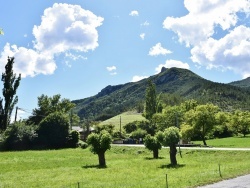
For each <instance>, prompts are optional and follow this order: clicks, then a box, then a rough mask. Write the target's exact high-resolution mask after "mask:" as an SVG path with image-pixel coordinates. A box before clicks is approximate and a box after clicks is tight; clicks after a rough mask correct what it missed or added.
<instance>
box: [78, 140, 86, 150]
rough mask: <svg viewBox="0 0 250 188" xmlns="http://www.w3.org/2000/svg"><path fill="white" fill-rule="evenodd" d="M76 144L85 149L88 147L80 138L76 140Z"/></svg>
mask: <svg viewBox="0 0 250 188" xmlns="http://www.w3.org/2000/svg"><path fill="white" fill-rule="evenodd" d="M78 146H79V147H80V148H82V149H86V148H87V147H88V144H87V143H86V142H83V141H82V140H80V141H79V142H78Z"/></svg>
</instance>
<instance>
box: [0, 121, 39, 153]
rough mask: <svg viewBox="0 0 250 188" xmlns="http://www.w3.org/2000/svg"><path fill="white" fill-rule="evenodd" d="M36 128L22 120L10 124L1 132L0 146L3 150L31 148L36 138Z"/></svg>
mask: <svg viewBox="0 0 250 188" xmlns="http://www.w3.org/2000/svg"><path fill="white" fill-rule="evenodd" d="M36 128H37V127H35V126H31V125H26V124H25V123H24V122H16V123H14V124H12V125H10V126H9V127H7V129H6V130H5V132H4V133H3V136H2V146H1V147H2V148H3V149H4V150H26V149H32V148H33V146H34V141H35V139H36V138H37V133H36Z"/></svg>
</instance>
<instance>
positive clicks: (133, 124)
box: [123, 121, 137, 133]
mask: <svg viewBox="0 0 250 188" xmlns="http://www.w3.org/2000/svg"><path fill="white" fill-rule="evenodd" d="M123 128H124V130H125V131H126V133H132V132H133V131H135V130H136V129H137V121H133V122H130V123H127V124H126V125H124V126H123Z"/></svg>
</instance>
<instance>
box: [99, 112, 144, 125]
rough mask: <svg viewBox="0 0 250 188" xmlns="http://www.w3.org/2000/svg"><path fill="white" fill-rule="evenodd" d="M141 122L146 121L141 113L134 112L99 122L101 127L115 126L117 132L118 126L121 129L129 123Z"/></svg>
mask: <svg viewBox="0 0 250 188" xmlns="http://www.w3.org/2000/svg"><path fill="white" fill-rule="evenodd" d="M143 120H146V119H145V118H144V117H143V116H142V114H141V113H137V112H135V111H128V112H124V113H122V114H119V115H117V116H114V117H112V118H110V119H107V120H105V121H103V122H101V125H105V124H106V125H107V124H112V125H114V126H115V129H116V130H119V129H120V125H121V127H123V126H124V125H126V124H128V123H130V122H133V121H143Z"/></svg>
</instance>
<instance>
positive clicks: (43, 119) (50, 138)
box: [2, 95, 79, 150]
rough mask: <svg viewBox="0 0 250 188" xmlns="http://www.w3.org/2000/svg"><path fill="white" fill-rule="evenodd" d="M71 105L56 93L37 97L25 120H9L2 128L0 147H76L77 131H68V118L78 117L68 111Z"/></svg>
mask: <svg viewBox="0 0 250 188" xmlns="http://www.w3.org/2000/svg"><path fill="white" fill-rule="evenodd" d="M73 107H74V104H72V103H71V102H70V101H69V100H68V99H61V96H60V95H54V96H53V97H48V96H46V95H41V96H40V97H38V108H36V109H34V110H33V112H32V115H31V116H30V117H29V118H28V119H27V120H22V121H18V122H14V123H13V124H10V125H9V126H8V127H7V129H6V130H5V131H4V132H3V146H2V147H3V149H6V150H22V149H48V148H49V149H52V148H65V147H76V146H77V144H78V141H79V133H78V132H76V131H71V128H70V127H71V124H70V122H73V121H77V120H78V117H77V116H76V115H73V114H71V113H70V112H71V109H72V108H73Z"/></svg>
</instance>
